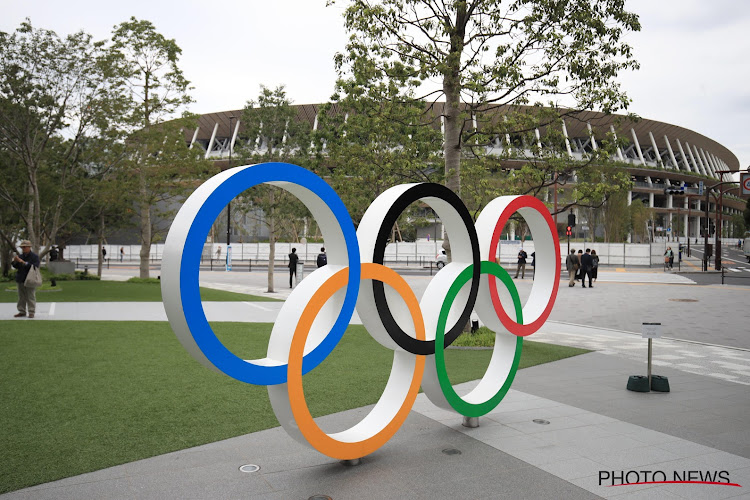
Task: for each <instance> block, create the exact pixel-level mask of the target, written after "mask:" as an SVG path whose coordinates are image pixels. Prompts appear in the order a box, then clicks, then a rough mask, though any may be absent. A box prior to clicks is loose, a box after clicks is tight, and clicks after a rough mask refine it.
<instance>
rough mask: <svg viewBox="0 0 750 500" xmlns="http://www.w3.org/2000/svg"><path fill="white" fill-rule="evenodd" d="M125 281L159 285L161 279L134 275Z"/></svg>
mask: <svg viewBox="0 0 750 500" xmlns="http://www.w3.org/2000/svg"><path fill="white" fill-rule="evenodd" d="M127 283H151V284H152V285H160V284H161V280H160V279H159V278H136V277H135V276H134V277H132V278H130V279H128V281H127Z"/></svg>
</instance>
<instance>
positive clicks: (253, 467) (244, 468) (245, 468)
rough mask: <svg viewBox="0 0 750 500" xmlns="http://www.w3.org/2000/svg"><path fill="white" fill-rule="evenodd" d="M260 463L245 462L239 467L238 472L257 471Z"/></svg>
mask: <svg viewBox="0 0 750 500" xmlns="http://www.w3.org/2000/svg"><path fill="white" fill-rule="evenodd" d="M259 470H260V465H254V464H246V465H243V466H241V467H240V472H258V471H259Z"/></svg>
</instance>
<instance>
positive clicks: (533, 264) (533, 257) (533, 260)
mask: <svg viewBox="0 0 750 500" xmlns="http://www.w3.org/2000/svg"><path fill="white" fill-rule="evenodd" d="M531 273H532V274H531V280H532V281H533V280H534V278H536V252H531Z"/></svg>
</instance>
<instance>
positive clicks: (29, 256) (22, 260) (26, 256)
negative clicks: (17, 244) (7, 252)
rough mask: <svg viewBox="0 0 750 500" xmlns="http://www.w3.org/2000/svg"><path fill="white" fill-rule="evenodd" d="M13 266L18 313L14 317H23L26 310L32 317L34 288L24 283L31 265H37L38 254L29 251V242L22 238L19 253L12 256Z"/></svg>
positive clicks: (34, 299) (34, 300)
mask: <svg viewBox="0 0 750 500" xmlns="http://www.w3.org/2000/svg"><path fill="white" fill-rule="evenodd" d="M12 265H13V267H15V268H16V269H17V270H18V271H17V272H16V289H17V290H18V304H17V308H18V314H15V315H14V316H13V317H14V318H23V317H24V316H26V311H27V310H28V313H29V318H33V317H34V313H35V312H36V288H34V287H27V286H26V285H25V282H26V276H28V275H29V271H31V266H34V267H37V268H38V267H39V256H38V255H37V254H35V253H34V252H32V251H31V242H30V241H29V240H23V241H22V242H21V254H20V255H16V256H15V257H13V264H12Z"/></svg>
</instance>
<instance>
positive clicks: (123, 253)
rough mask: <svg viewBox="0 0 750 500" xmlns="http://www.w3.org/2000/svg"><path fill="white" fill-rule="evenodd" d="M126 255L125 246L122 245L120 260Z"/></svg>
mask: <svg viewBox="0 0 750 500" xmlns="http://www.w3.org/2000/svg"><path fill="white" fill-rule="evenodd" d="M124 257H125V247H120V262H122V259H123V258H124Z"/></svg>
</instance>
